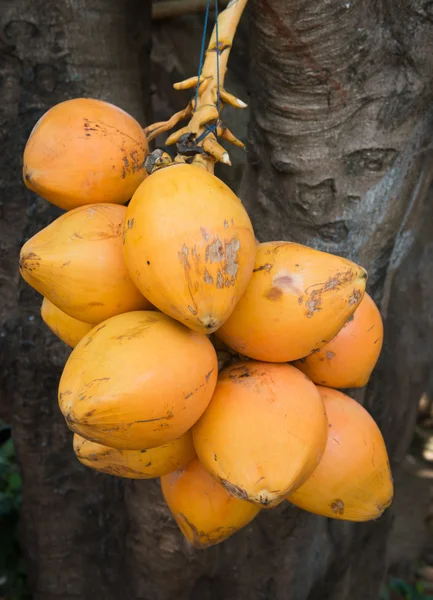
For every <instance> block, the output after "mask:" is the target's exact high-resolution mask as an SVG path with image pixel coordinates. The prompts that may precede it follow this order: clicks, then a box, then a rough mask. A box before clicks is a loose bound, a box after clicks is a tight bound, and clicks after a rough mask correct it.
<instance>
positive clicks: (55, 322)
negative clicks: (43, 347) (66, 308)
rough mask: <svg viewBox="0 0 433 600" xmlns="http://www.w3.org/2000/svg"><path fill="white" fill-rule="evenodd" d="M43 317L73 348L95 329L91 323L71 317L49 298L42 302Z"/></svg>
mask: <svg viewBox="0 0 433 600" xmlns="http://www.w3.org/2000/svg"><path fill="white" fill-rule="evenodd" d="M41 317H42V320H43V321H44V323H45V324H46V325H48V327H49V328H50V329H51V331H52V332H53V333H54V334H55V335H56V336H57V337H58V338H60V339H61V340H62V341H63V342H65V344H67V345H68V346H71V348H75V346H76V345H77V344H78V342H79V341H80V340H81V339H82V338H83V337H84V336H85V335H86V333H89V331H90V330H91V329H92V328H93V325H90V323H84V322H83V321H79V320H78V319H74V318H73V317H70V316H69V315H67V314H66V313H64V312H63V311H62V310H60V308H57V306H54V304H53V303H52V302H50V301H49V300H47V298H44V299H43V302H42V306H41Z"/></svg>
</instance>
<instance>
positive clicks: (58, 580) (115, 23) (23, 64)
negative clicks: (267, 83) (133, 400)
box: [0, 0, 151, 600]
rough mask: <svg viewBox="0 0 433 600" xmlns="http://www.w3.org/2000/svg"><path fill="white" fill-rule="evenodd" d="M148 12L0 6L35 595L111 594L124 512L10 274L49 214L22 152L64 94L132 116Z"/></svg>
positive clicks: (146, 46)
mask: <svg viewBox="0 0 433 600" xmlns="http://www.w3.org/2000/svg"><path fill="white" fill-rule="evenodd" d="M150 14H151V5H150V2H146V1H145V0H121V1H119V0H92V1H90V0H68V1H67V2H65V1H64V0H3V1H2V3H1V6H0V64H1V69H0V77H1V79H0V89H1V92H2V102H1V106H0V136H1V148H2V152H1V155H0V162H1V168H0V187H1V188H2V193H3V201H2V205H1V206H2V213H1V221H0V227H1V229H0V240H1V247H2V248H1V249H2V252H1V257H0V281H1V282H2V284H3V285H2V304H1V309H0V342H1V362H0V364H1V369H0V389H1V394H2V396H1V402H0V405H1V413H2V415H3V416H4V417H7V416H8V415H7V413H9V417H10V418H11V421H12V426H13V428H12V430H13V438H14V440H15V444H16V449H17V452H18V456H19V460H20V465H21V468H22V475H23V508H22V546H23V549H24V550H25V554H26V558H27V567H28V574H29V581H30V587H31V589H32V591H33V593H34V598H35V599H36V600H39V599H41V600H42V599H44V600H69V599H73V598H82V599H84V598H89V599H90V598H100V599H102V598H104V600H105V599H107V600H111V599H114V598H121V597H123V595H124V594H125V589H127V586H125V580H124V577H123V576H119V575H120V572H121V569H122V568H123V564H122V563H123V562H124V559H123V557H124V554H125V540H126V534H127V515H126V512H125V511H124V510H123V484H122V482H120V481H118V480H117V479H114V478H110V477H99V476H97V475H96V476H95V474H94V473H92V472H90V471H89V470H88V469H85V468H82V467H81V465H80V463H78V462H77V460H76V459H75V457H74V455H73V452H72V446H71V444H72V435H71V432H69V431H68V429H67V428H66V427H65V423H64V421H63V419H62V417H61V414H60V412H59V408H58V406H57V399H56V397H57V386H58V380H59V377H60V374H61V369H62V367H63V364H64V362H65V359H66V357H67V354H68V352H67V350H66V348H65V347H64V345H63V344H62V343H61V342H60V341H59V340H57V339H56V338H54V336H53V335H51V334H49V333H48V330H47V328H46V327H45V326H44V324H43V323H42V322H41V319H40V314H39V309H40V304H41V301H42V299H41V297H40V296H38V295H37V294H36V293H33V292H32V290H31V289H30V288H29V286H27V285H26V284H25V283H24V282H23V281H21V279H20V277H19V274H18V269H17V267H18V255H19V249H20V247H21V245H22V244H23V243H24V241H25V240H26V239H28V238H29V237H30V236H31V235H33V234H34V233H35V232H36V231H38V230H40V229H42V228H43V227H44V226H46V225H47V224H48V223H49V222H50V221H51V220H52V219H53V218H54V217H56V216H58V215H59V214H60V211H59V210H57V209H56V208H54V207H53V206H51V205H50V204H48V202H46V201H45V200H41V199H38V198H37V197H35V195H34V194H32V193H31V192H29V191H28V190H26V188H25V186H24V184H23V182H22V175H21V169H22V154H23V150H24V145H25V142H26V140H27V138H28V136H29V134H30V131H31V129H32V128H33V126H34V124H35V122H36V121H37V119H38V118H39V117H40V116H41V115H42V114H43V113H44V112H45V111H46V110H48V109H49V108H50V107H51V106H53V105H54V104H56V103H58V102H61V101H63V100H67V99H69V98H73V97H80V96H90V97H96V98H101V99H104V100H108V101H111V102H113V103H115V104H117V105H119V106H120V107H122V108H124V109H125V110H127V111H129V112H130V113H132V114H133V115H134V116H136V117H137V118H138V119H139V120H140V121H141V122H143V121H144V115H145V113H146V110H147V102H148V93H147V92H146V95H145V94H143V91H144V90H148V89H149V81H148V79H147V74H148V67H149V61H148V57H149V52H150V38H149V31H150V29H149V26H150ZM143 124H144V123H143Z"/></svg>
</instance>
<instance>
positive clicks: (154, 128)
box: [145, 0, 248, 172]
mask: <svg viewBox="0 0 433 600" xmlns="http://www.w3.org/2000/svg"><path fill="white" fill-rule="evenodd" d="M247 1H248V0H231V1H230V2H229V4H228V6H227V8H226V9H225V10H223V11H221V12H220V14H219V17H218V48H217V43H216V37H217V35H216V34H217V28H216V26H215V27H214V30H213V32H212V35H211V39H210V41H209V45H208V49H207V51H206V58H205V61H204V65H203V70H202V73H201V75H200V79H199V78H198V77H190V78H189V79H186V80H185V81H181V82H180V83H175V84H174V88H175V89H178V90H185V89H190V88H195V87H196V85H197V84H198V85H199V91H198V98H197V106H196V99H195V98H193V99H192V100H190V102H189V104H188V106H187V107H186V108H185V110H183V111H180V112H178V113H176V115H174V116H173V117H172V118H171V119H169V120H168V121H166V122H161V123H155V124H154V125H150V126H149V127H148V128H147V129H145V133H146V136H147V139H148V141H151V140H152V139H154V138H155V137H156V136H157V135H159V134H161V133H163V132H165V131H169V130H170V129H172V127H174V126H175V125H176V124H177V123H178V122H179V121H181V120H182V119H184V118H186V117H188V116H190V115H192V116H191V119H190V122H189V123H188V125H187V126H186V127H183V128H182V129H180V130H179V131H176V132H175V133H173V134H171V135H170V136H169V138H168V139H167V142H166V143H167V145H171V144H175V143H177V144H178V152H179V154H180V155H195V156H194V159H193V162H194V163H195V164H197V165H200V166H203V167H205V168H206V169H207V170H208V171H211V172H213V169H214V165H215V162H222V163H225V164H227V165H230V164H231V162H230V156H229V153H228V152H227V151H226V150H225V148H223V146H221V145H220V144H219V143H218V141H217V138H216V135H215V133H214V132H213V131H211V132H209V131H208V129H207V127H209V126H215V125H216V129H217V133H218V135H220V136H221V137H222V138H223V139H225V140H226V141H229V142H231V143H234V144H236V145H237V146H241V147H243V144H242V142H240V141H239V140H238V139H237V138H236V137H235V136H234V135H233V134H232V133H231V132H230V131H229V130H228V129H227V128H226V127H224V126H223V125H222V123H221V121H220V111H219V110H218V104H219V108H220V110H221V109H222V108H223V106H224V104H231V105H232V106H234V107H236V108H245V107H246V106H247V105H246V104H245V102H243V101H242V100H239V99H238V98H236V97H235V96H233V95H232V94H229V93H228V92H226V91H225V89H224V78H225V75H226V72H227V61H228V58H229V54H230V50H231V48H232V45H233V39H234V36H235V33H236V29H237V27H238V24H239V21H240V18H241V16H242V13H243V11H244V9H245V6H246V4H247ZM217 52H218V53H219V60H218V61H217ZM218 67H219V77H218ZM218 83H219V99H220V101H219V102H218ZM205 134H206V135H205ZM197 139H198V140H199V141H198V142H197V141H196V140H197Z"/></svg>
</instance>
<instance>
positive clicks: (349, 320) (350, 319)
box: [343, 314, 374, 327]
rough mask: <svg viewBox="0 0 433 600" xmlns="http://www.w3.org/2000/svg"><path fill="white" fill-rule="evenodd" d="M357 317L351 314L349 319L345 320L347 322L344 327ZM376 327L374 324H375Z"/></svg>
mask: <svg viewBox="0 0 433 600" xmlns="http://www.w3.org/2000/svg"><path fill="white" fill-rule="evenodd" d="M354 318H355V315H354V314H353V315H350V317H349V318H348V319H347V321H346V322H345V324H344V325H343V327H346V325H349V323H351V322H352V321H353V320H354ZM373 327H374V325H373Z"/></svg>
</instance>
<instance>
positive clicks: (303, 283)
mask: <svg viewBox="0 0 433 600" xmlns="http://www.w3.org/2000/svg"><path fill="white" fill-rule="evenodd" d="M366 279H367V273H366V272H365V270H364V269H363V268H362V267H359V266H358V265H356V264H355V263H353V262H351V261H349V260H346V259H345V258H341V257H339V256H334V255H333V254H328V253H327V252H320V251H319V250H314V249H313V248H309V247H307V246H303V245H301V244H295V243H292V242H268V243H264V244H260V246H259V247H258V250H257V258H256V265H255V269H254V273H253V276H252V278H251V281H250V283H249V285H248V288H247V290H246V292H245V294H244V295H243V296H242V298H241V299H240V301H239V302H238V304H237V305H236V308H235V309H234V311H233V313H232V314H231V316H230V318H229V319H228V320H227V321H226V322H225V323H224V325H223V326H222V327H221V328H220V329H219V330H218V332H217V335H218V337H220V338H221V339H222V340H223V341H224V342H225V343H226V344H227V345H228V346H230V347H231V348H233V349H234V350H236V351H237V352H239V353H240V354H244V355H245V356H249V357H250V358H254V359H256V360H266V361H271V362H288V361H293V360H296V359H298V358H302V357H304V356H307V355H308V354H310V353H311V352H312V351H313V350H316V349H317V348H320V347H321V346H323V345H324V344H326V343H327V342H328V341H330V340H331V339H332V338H333V337H334V336H335V335H336V334H337V333H338V331H339V330H340V329H341V328H342V327H343V325H344V323H345V322H346V321H347V319H348V318H349V317H350V315H351V314H352V313H353V312H354V311H355V309H356V308H357V306H358V305H359V303H360V302H361V300H362V297H363V295H364V291H365V283H366Z"/></svg>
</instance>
